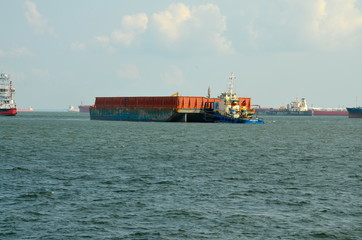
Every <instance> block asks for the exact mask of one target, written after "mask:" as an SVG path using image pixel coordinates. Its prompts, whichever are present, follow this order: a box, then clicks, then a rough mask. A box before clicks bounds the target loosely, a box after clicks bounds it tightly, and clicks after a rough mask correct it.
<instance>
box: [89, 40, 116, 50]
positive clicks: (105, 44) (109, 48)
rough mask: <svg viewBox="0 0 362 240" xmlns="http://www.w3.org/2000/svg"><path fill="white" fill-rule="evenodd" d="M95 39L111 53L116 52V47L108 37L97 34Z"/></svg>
mask: <svg viewBox="0 0 362 240" xmlns="http://www.w3.org/2000/svg"><path fill="white" fill-rule="evenodd" d="M94 39H95V41H96V42H97V43H98V44H99V45H100V46H101V47H102V48H104V49H106V50H107V51H108V52H110V53H114V52H116V48H114V47H113V46H112V45H111V43H110V40H109V38H108V37H105V36H96V37H94Z"/></svg>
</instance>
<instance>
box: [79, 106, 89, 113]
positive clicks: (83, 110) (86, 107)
mask: <svg viewBox="0 0 362 240" xmlns="http://www.w3.org/2000/svg"><path fill="white" fill-rule="evenodd" d="M78 108H79V112H84V113H89V108H90V105H79V106H78Z"/></svg>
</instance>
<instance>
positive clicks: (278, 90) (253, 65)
mask: <svg viewBox="0 0 362 240" xmlns="http://www.w3.org/2000/svg"><path fill="white" fill-rule="evenodd" d="M0 6H1V9H2V10H3V11H2V14H1V15H0V26H1V27H0V29H1V31H2V36H1V38H0V72H4V73H7V74H10V76H11V78H12V80H13V84H14V87H15V88H16V95H15V99H16V101H17V104H18V107H19V108H28V107H29V106H32V107H33V108H34V109H35V110H36V109H60V110H61V109H66V108H67V107H68V106H69V105H74V106H77V105H78V104H81V103H83V104H93V103H94V100H95V97H100V96H102V97H103V96H169V95H171V94H173V93H175V92H179V93H180V94H181V95H182V96H206V94H207V89H208V87H210V88H211V96H212V97H216V96H218V95H219V93H220V92H222V91H224V90H226V88H227V83H228V76H229V75H230V73H231V72H233V73H234V75H235V76H236V80H235V90H236V91H237V92H238V95H239V96H240V97H251V98H252V103H253V104H258V105H261V106H262V107H279V106H281V105H286V104H288V103H290V102H291V101H292V100H294V99H295V98H296V97H298V98H306V99H307V102H308V104H309V105H310V106H311V105H312V106H314V107H346V106H355V105H356V104H357V105H362V95H361V89H362V68H361V62H362V61H361V56H362V44H361V42H362V0H275V1H265V0H252V1H251V0H228V1H220V0H209V1H204V0H199V1H192V0H184V1H182V0H181V1H174V2H173V1H165V0H160V1H149V0H138V1H126V0H108V1H106V2H104V1H97V0H77V1H71V0H64V1H46V0H37V1H35V0H33V1H31V0H25V1H24V0H13V1H8V0H0Z"/></svg>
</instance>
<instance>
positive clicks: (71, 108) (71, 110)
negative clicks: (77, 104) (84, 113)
mask: <svg viewBox="0 0 362 240" xmlns="http://www.w3.org/2000/svg"><path fill="white" fill-rule="evenodd" d="M68 112H79V110H78V109H75V108H74V106H72V105H70V106H69V108H68Z"/></svg>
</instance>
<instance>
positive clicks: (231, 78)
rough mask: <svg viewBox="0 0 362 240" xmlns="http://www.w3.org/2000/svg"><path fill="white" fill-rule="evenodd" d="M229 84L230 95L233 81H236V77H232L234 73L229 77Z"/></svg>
mask: <svg viewBox="0 0 362 240" xmlns="http://www.w3.org/2000/svg"><path fill="white" fill-rule="evenodd" d="M229 79H230V82H229V92H230V93H232V92H233V89H234V79H236V77H235V76H234V73H231V74H230V76H229Z"/></svg>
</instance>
